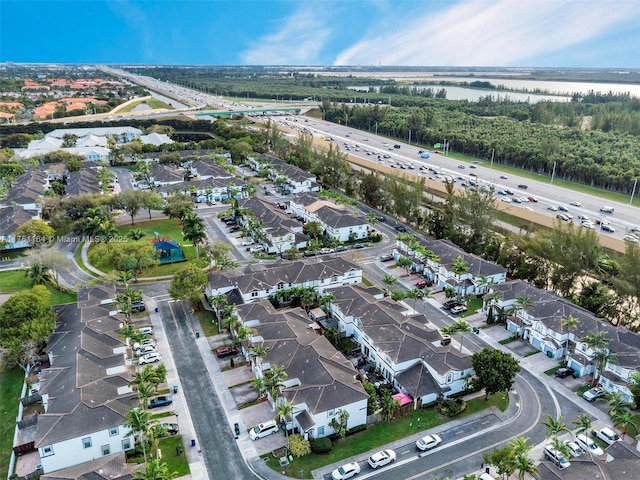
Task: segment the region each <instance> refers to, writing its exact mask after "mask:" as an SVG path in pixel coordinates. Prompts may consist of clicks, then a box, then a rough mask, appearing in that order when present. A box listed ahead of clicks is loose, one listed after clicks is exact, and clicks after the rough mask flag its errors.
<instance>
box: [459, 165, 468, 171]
mask: <svg viewBox="0 0 640 480" xmlns="http://www.w3.org/2000/svg"><path fill="white" fill-rule="evenodd" d="M458 168H459V169H460V170H464V169H465V168H466V167H465V166H464V165H458Z"/></svg>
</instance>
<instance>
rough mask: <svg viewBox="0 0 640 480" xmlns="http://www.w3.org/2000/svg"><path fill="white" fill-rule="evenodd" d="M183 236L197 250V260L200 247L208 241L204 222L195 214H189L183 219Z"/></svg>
mask: <svg viewBox="0 0 640 480" xmlns="http://www.w3.org/2000/svg"><path fill="white" fill-rule="evenodd" d="M182 235H183V237H184V239H185V240H187V241H188V242H191V243H192V244H193V246H194V247H195V248H196V258H199V256H200V252H199V250H198V245H199V244H201V243H204V241H205V240H206V239H207V232H206V231H205V228H204V220H203V219H202V218H201V217H199V216H198V215H196V214H195V213H189V214H188V215H186V216H185V217H184V218H183V219H182Z"/></svg>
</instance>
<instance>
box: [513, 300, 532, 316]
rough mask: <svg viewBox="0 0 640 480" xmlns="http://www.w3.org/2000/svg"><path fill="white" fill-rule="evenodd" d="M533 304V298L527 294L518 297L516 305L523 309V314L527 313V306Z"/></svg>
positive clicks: (517, 307) (518, 308)
mask: <svg viewBox="0 0 640 480" xmlns="http://www.w3.org/2000/svg"><path fill="white" fill-rule="evenodd" d="M531 305H533V300H532V299H531V297H529V296H527V295H523V296H521V297H518V298H516V303H515V307H516V309H517V310H522V312H523V316H524V314H526V313H527V308H529V307H530V306H531Z"/></svg>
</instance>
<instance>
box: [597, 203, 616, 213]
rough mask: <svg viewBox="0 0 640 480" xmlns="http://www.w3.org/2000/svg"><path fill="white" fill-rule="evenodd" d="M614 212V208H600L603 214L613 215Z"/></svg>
mask: <svg viewBox="0 0 640 480" xmlns="http://www.w3.org/2000/svg"><path fill="white" fill-rule="evenodd" d="M614 210H615V209H614V208H613V207H609V206H607V205H605V206H604V207H600V211H601V212H603V213H613V212H614Z"/></svg>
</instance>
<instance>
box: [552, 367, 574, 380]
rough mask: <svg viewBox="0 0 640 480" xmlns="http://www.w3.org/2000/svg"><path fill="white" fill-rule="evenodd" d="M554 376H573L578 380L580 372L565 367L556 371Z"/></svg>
mask: <svg viewBox="0 0 640 480" xmlns="http://www.w3.org/2000/svg"><path fill="white" fill-rule="evenodd" d="M554 375H555V376H556V377H557V378H566V377H570V376H572V377H573V378H578V372H576V371H575V370H573V368H564V367H563V368H559V369H558V370H556V372H555V373H554Z"/></svg>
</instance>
